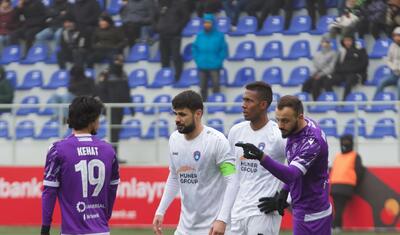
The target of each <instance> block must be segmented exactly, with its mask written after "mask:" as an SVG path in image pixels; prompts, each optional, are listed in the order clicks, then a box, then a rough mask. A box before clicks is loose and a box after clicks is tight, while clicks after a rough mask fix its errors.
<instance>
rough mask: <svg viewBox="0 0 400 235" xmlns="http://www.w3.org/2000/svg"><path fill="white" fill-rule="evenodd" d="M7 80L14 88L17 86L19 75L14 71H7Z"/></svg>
mask: <svg viewBox="0 0 400 235" xmlns="http://www.w3.org/2000/svg"><path fill="white" fill-rule="evenodd" d="M6 78H7V79H8V81H9V82H10V83H11V86H13V87H14V88H15V87H16V86H17V73H16V72H15V71H14V70H6Z"/></svg>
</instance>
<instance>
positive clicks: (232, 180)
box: [153, 90, 239, 235]
mask: <svg viewBox="0 0 400 235" xmlns="http://www.w3.org/2000/svg"><path fill="white" fill-rule="evenodd" d="M172 106H173V109H174V113H175V115H176V119H175V122H176V126H177V131H175V132H174V133H172V135H171V136H170V139H169V149H170V150H169V158H170V166H169V170H170V173H169V176H168V179H167V183H166V187H165V190H164V194H163V196H162V198H161V202H160V205H159V207H158V209H157V211H156V215H155V217H154V220H153V230H154V232H155V233H156V234H162V233H161V224H162V220H163V216H164V214H165V212H166V210H167V208H168V207H169V205H170V204H171V202H172V201H173V199H174V198H175V196H176V194H177V193H178V192H179V189H180V193H181V214H180V219H179V224H178V227H177V229H176V231H175V235H187V234H190V235H208V234H213V235H218V234H224V233H225V229H226V228H227V225H229V223H230V214H231V209H232V206H233V203H234V201H235V197H236V194H237V192H238V187H239V185H238V183H239V182H238V178H237V174H236V167H235V157H234V156H232V155H230V152H231V151H230V145H229V142H228V140H227V139H226V137H225V136H224V135H223V134H222V133H220V132H218V131H217V130H215V129H213V128H211V127H207V126H204V125H202V124H201V117H202V114H203V103H202V99H201V96H200V95H199V94H197V93H195V92H194V91H190V90H189V91H184V92H182V93H180V94H178V95H177V96H176V97H174V99H173V100H172ZM228 229H229V227H228Z"/></svg>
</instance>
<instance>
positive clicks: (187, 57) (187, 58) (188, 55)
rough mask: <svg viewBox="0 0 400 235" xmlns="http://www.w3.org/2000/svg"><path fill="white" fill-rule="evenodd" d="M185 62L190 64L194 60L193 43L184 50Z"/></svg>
mask: <svg viewBox="0 0 400 235" xmlns="http://www.w3.org/2000/svg"><path fill="white" fill-rule="evenodd" d="M182 58H183V61H185V62H189V61H191V60H192V59H193V56H192V43H188V44H187V45H186V46H185V48H184V49H183V54H182Z"/></svg>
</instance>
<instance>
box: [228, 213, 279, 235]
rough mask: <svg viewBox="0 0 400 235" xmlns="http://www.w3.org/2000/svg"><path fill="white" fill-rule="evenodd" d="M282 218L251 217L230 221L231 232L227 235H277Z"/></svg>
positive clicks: (271, 216)
mask: <svg viewBox="0 0 400 235" xmlns="http://www.w3.org/2000/svg"><path fill="white" fill-rule="evenodd" d="M281 221H282V216H280V215H278V214H276V215H275V214H269V215H253V216H250V217H247V218H243V219H241V220H232V221H231V231H230V232H229V233H227V235H279V228H280V227H281Z"/></svg>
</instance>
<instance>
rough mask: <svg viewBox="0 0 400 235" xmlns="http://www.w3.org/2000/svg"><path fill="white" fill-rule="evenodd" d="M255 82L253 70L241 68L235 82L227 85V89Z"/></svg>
mask: <svg viewBox="0 0 400 235" xmlns="http://www.w3.org/2000/svg"><path fill="white" fill-rule="evenodd" d="M255 80H256V78H255V71H254V68H251V67H243V68H241V69H239V71H237V73H236V76H235V80H234V81H233V82H232V83H229V84H228V87H242V86H244V85H246V84H247V83H250V82H254V81H255Z"/></svg>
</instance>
